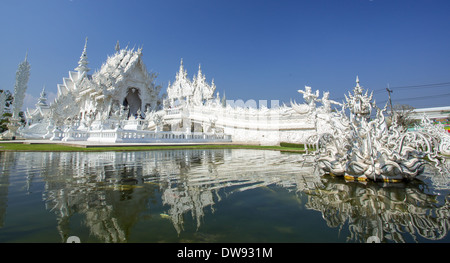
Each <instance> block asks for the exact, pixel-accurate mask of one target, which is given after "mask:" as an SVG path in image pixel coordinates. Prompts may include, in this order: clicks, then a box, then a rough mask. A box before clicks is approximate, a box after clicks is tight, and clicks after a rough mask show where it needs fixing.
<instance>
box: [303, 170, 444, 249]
mask: <svg viewBox="0 0 450 263" xmlns="http://www.w3.org/2000/svg"><path fill="white" fill-rule="evenodd" d="M322 182H323V187H322V188H317V189H315V190H310V191H309V192H308V203H307V204H306V207H307V208H309V209H312V210H316V211H320V212H321V213H322V214H323V218H324V219H325V220H326V221H327V225H328V226H329V227H339V228H341V227H343V226H345V225H348V231H349V235H348V237H347V241H352V242H363V243H364V242H366V241H367V239H368V238H369V237H371V236H376V237H378V238H379V239H380V241H381V242H396V243H404V242H408V241H407V240H406V238H408V235H407V234H409V236H410V237H412V238H413V239H414V241H416V242H417V241H419V240H418V238H420V237H421V238H425V239H427V240H441V239H443V238H444V237H445V236H446V235H447V234H448V229H449V227H450V221H449V216H450V215H449V205H450V204H449V199H448V197H447V198H446V199H444V200H439V198H438V196H436V195H430V194H427V193H425V192H424V190H423V189H424V188H423V186H421V185H420V184H407V185H406V186H401V187H397V188H395V187H382V186H381V185H378V184H376V183H368V184H360V183H352V184H346V183H344V182H341V179H339V178H329V177H324V178H322ZM431 204H433V205H431Z"/></svg>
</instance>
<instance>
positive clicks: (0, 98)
mask: <svg viewBox="0 0 450 263" xmlns="http://www.w3.org/2000/svg"><path fill="white" fill-rule="evenodd" d="M13 100H14V98H13V96H12V94H11V92H10V91H9V90H0V104H1V105H0V107H1V108H0V133H3V132H5V131H6V130H8V127H7V125H8V123H9V118H10V117H11V116H12V113H11V105H12V102H13Z"/></svg>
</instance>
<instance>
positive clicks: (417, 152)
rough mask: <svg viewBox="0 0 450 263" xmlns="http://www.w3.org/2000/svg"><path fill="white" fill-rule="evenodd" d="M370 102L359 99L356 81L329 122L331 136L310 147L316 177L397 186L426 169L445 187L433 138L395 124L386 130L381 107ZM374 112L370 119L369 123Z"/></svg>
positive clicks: (424, 131) (446, 180)
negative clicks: (432, 169) (431, 169)
mask: <svg viewBox="0 0 450 263" xmlns="http://www.w3.org/2000/svg"><path fill="white" fill-rule="evenodd" d="M372 99H373V93H372V94H370V95H369V94H368V91H366V92H365V93H363V88H362V87H361V86H360V85H359V79H358V78H357V80H356V87H355V88H354V90H353V94H350V93H349V96H348V97H347V96H345V100H346V102H344V103H343V105H342V107H341V108H342V109H341V111H338V112H336V113H333V116H331V118H330V120H331V122H332V125H331V131H330V132H327V133H322V134H320V135H318V137H317V139H316V141H315V143H316V147H317V152H316V157H317V163H318V165H319V169H320V171H321V173H323V174H331V175H335V176H344V177H345V178H346V179H349V180H358V181H366V180H374V181H384V182H399V181H404V180H412V179H414V178H416V177H417V176H418V175H420V174H422V173H423V172H424V168H425V165H426V164H433V165H434V166H435V167H436V168H437V173H438V177H439V176H440V178H437V177H436V178H434V179H435V180H437V181H439V182H440V184H441V185H442V184H444V185H448V184H449V174H450V172H449V168H448V166H447V164H446V162H445V158H444V157H443V156H442V155H441V153H440V148H442V147H440V141H441V139H440V138H439V137H437V136H436V133H431V132H428V130H427V129H422V130H420V131H407V130H406V129H402V128H401V127H399V126H397V125H396V123H395V121H392V125H391V126H390V127H388V126H387V124H386V121H385V116H384V112H385V111H386V106H387V105H386V106H385V107H384V108H383V109H380V108H378V107H377V106H376V104H375V102H374V101H373V100H372ZM374 109H375V110H376V116H375V117H372V118H371V113H372V111H373V110H374ZM346 111H349V115H347V114H346ZM394 118H395V116H394Z"/></svg>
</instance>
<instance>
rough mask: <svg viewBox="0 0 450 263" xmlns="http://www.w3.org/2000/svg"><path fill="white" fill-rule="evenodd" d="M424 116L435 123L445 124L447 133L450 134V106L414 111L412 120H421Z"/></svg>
mask: <svg viewBox="0 0 450 263" xmlns="http://www.w3.org/2000/svg"><path fill="white" fill-rule="evenodd" d="M424 114H425V115H427V116H428V118H429V119H430V120H431V121H433V122H434V123H440V124H443V125H444V128H445V129H446V130H447V132H450V106H447V107H433V108H422V109H414V110H413V112H412V113H411V118H413V119H416V120H421V119H422V117H423V115H424Z"/></svg>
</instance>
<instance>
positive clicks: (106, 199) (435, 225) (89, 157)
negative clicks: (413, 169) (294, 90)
mask: <svg viewBox="0 0 450 263" xmlns="http://www.w3.org/2000/svg"><path fill="white" fill-rule="evenodd" d="M0 163H1V167H0V169H1V174H0V242H1V243H13V242H19V243H22V242H52V243H53V242H56V243H60V242H66V240H67V239H68V238H69V237H72V236H76V237H78V238H79V239H80V241H81V242H83V243H97V242H99V243H104V242H128V243H141V242H150V243H160V242H168V243H176V242H183V243H189V242H194V243H200V242H209V243H219V242H220V243H221V242H252V243H258V242H296V243H297V242H308V243H317V242H319V243H322V242H324V243H330V242H331V243H335V242H336V243H345V242H351V243H353V242H357V243H363V242H366V241H367V240H368V239H370V238H373V237H376V238H378V240H380V241H381V242H388V243H397V242H419V243H422V242H449V241H450V237H449V235H448V229H449V227H450V220H449V214H450V207H449V203H450V202H449V201H450V197H449V191H448V190H439V189H435V188H433V187H432V184H430V183H429V182H427V180H426V178H425V179H423V180H416V181H413V182H409V183H405V184H403V183H402V184H399V183H397V184H385V183H377V182H366V183H360V182H346V181H345V180H344V179H341V178H333V177H329V176H318V175H316V173H315V165H314V162H313V159H312V157H310V156H307V155H302V154H295V153H282V152H279V151H267V150H243V149H215V150H160V151H136V152H96V153H94V152H89V153H88V152H0ZM427 169H428V168H427ZM430 169H431V168H430Z"/></svg>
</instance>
